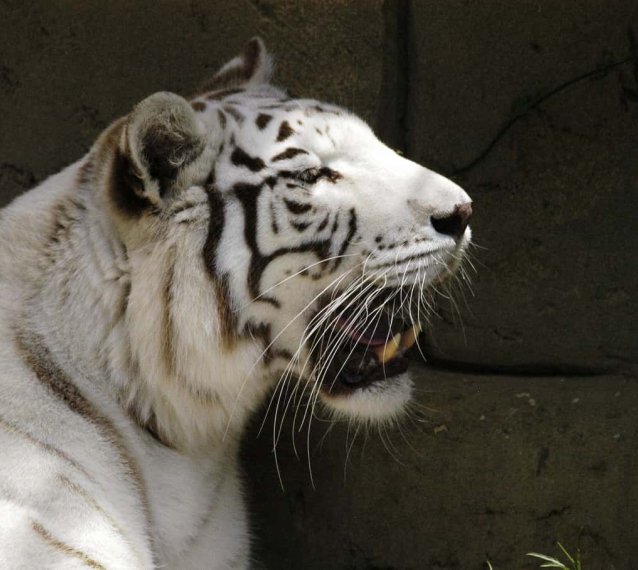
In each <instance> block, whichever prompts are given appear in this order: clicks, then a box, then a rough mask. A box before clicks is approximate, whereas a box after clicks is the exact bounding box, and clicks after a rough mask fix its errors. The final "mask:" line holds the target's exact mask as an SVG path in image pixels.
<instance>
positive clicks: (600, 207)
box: [0, 0, 638, 569]
mask: <svg viewBox="0 0 638 570" xmlns="http://www.w3.org/2000/svg"><path fill="white" fill-rule="evenodd" d="M0 22H2V23H1V24H0V26H1V27H2V31H3V33H2V35H1V39H0V48H1V50H2V53H3V58H2V61H1V62H0V114H1V115H2V117H3V121H2V129H0V205H4V204H6V203H7V202H8V201H9V200H10V199H11V198H12V197H13V196H15V195H17V194H18V193H19V192H21V191H22V190H24V189H26V188H28V187H30V186H32V185H33V184H34V183H35V182H36V181H38V180H41V179H43V178H44V177H45V176H47V175H48V174H51V173H53V172H55V171H57V170H59V169H60V168H61V167H62V166H63V165H64V164H67V163H68V162H70V161H72V160H75V159H76V158H78V157H79V156H81V155H82V154H83V153H84V151H85V150H86V149H87V148H88V146H89V145H90V144H91V142H92V141H93V140H94V139H95V137H96V136H97V134H98V133H99V132H100V131H101V129H103V128H104V127H105V126H106V125H107V124H108V123H109V122H111V120H112V119H114V118H115V117H117V116H118V115H120V114H122V113H125V112H127V111H128V109H130V107H131V106H132V105H133V104H134V103H135V102H137V101H139V100H140V99H142V98H143V97H144V96H146V95H148V94H149V93H151V92H153V91H157V90H161V89H168V90H173V91H176V92H180V93H182V94H188V93H190V92H193V91H194V89H195V87H196V86H197V85H198V84H199V83H200V82H201V81H202V79H204V78H205V77H206V76H207V75H209V74H210V72H211V70H212V69H214V68H215V67H216V66H217V65H218V64H219V63H220V62H222V61H224V60H225V59H226V58H227V57H228V56H229V55H231V54H233V53H235V52H236V51H237V49H238V48H239V47H240V46H241V45H242V44H243V43H244V41H245V40H246V39H247V38H248V37H250V36H252V35H255V34H259V35H261V36H263V37H264V38H265V39H266V42H267V43H268V45H269V46H270V48H271V49H272V51H273V52H274V53H275V54H276V55H277V56H278V66H277V72H276V80H277V81H278V82H280V83H281V84H282V85H285V86H286V87H288V88H290V90H291V91H292V92H293V93H295V94H303V95H312V96H316V97H318V98H322V99H327V100H331V101H334V102H336V103H339V104H341V105H344V106H346V107H348V108H351V109H353V110H354V111H356V112H357V113H359V114H361V115H362V116H363V117H365V118H366V119H368V120H369V121H370V122H372V123H373V124H376V125H377V127H378V130H379V132H380V133H381V135H382V136H383V138H385V140H387V141H388V142H389V143H390V144H392V145H393V146H395V147H397V148H399V149H400V150H402V151H403V152H404V153H405V154H407V156H408V157H410V158H413V159H414V160H417V161H419V162H421V163H423V164H425V165H427V166H429V167H431V168H434V169H436V170H439V171H441V172H443V173H445V174H448V175H450V176H452V177H453V178H454V179H455V180H456V181H457V182H458V183H459V184H461V185H462V186H464V187H465V188H466V189H467V190H468V192H469V193H470V194H471V195H472V197H473V199H474V201H475V208H474V210H475V216H474V222H473V231H474V235H475V239H476V244H477V246H476V248H475V250H474V257H473V262H474V265H475V266H476V274H475V275H474V276H473V279H472V285H471V286H470V287H465V288H464V289H462V290H461V291H460V292H457V293H456V294H455V297H454V298H455V299H456V304H452V305H450V306H447V304H446V303H445V302H444V303H443V304H442V309H441V318H440V319H439V320H438V321H437V322H436V323H435V324H434V325H433V326H432V327H431V328H430V330H428V331H427V332H426V335H425V338H424V339H423V343H422V344H423V348H424V350H425V351H426V353H427V354H428V356H429V357H430V358H431V359H432V361H433V362H435V363H437V364H438V365H439V366H440V367H445V368H448V369H452V370H456V372H455V373H444V372H435V371H433V370H432V369H423V371H422V373H421V380H420V381H419V383H418V390H419V405H420V406H422V409H421V408H419V413H418V415H417V416H415V418H414V422H413V423H410V422H406V423H405V425H403V426H402V428H401V430H394V431H392V432H388V433H385V432H384V433H382V434H381V435H378V434H376V433H371V434H370V436H369V437H367V438H364V437H363V435H362V433H360V432H357V431H356V430H357V428H355V427H353V428H351V429H350V431H349V433H346V432H348V429H347V428H345V427H344V428H343V429H341V427H340V426H338V427H337V428H336V429H335V430H333V431H334V432H336V433H334V434H332V435H330V436H329V437H328V438H327V440H326V443H325V447H324V448H323V451H318V450H317V449H316V447H317V445H318V443H319V440H320V436H321V435H322V433H323V430H324V427H325V424H321V422H319V421H317V422H315V424H314V425H315V426H316V428H317V429H316V432H312V433H311V435H310V438H309V442H310V449H311V452H310V454H311V457H312V463H313V465H314V467H315V481H316V486H317V489H316V490H313V489H312V486H311V484H310V479H309V476H308V471H307V466H306V460H305V459H304V458H305V455H306V441H305V434H304V433H302V434H298V436H297V448H298V451H299V454H300V455H301V456H302V459H301V460H300V461H297V460H296V459H295V450H294V449H293V446H292V443H291V437H289V436H286V437H282V439H281V441H280V442H279V446H278V457H279V463H280V466H281V470H282V473H283V478H284V481H285V482H286V491H285V493H284V492H280V491H279V483H278V480H277V474H276V471H275V463H274V460H273V458H272V455H271V453H270V448H271V443H270V439H269V436H268V435H264V436H263V437H262V438H261V439H260V440H258V441H256V442H254V441H253V440H252V439H251V440H250V442H249V444H248V445H247V448H246V454H245V465H246V468H247V471H248V472H249V474H250V477H249V480H250V481H251V485H252V491H251V494H252V496H253V499H254V500H253V503H254V509H255V511H256V512H257V514H258V516H257V521H256V524H258V528H257V533H258V535H260V536H261V540H260V541H259V544H258V548H259V550H260V551H261V553H262V555H263V558H264V560H265V561H266V563H267V564H268V567H269V568H284V567H285V568H317V569H319V568H322V569H323V568H368V569H373V568H375V569H381V568H384V569H390V568H393V569H399V568H402V569H403V568H414V569H417V568H441V569H442V568H462V569H472V568H476V569H478V568H483V567H484V561H485V560H486V559H487V558H490V560H491V561H492V564H493V565H494V567H495V568H496V569H499V568H501V569H502V568H514V567H516V568H522V567H529V568H531V567H534V564H533V563H531V562H527V563H526V562H525V561H524V559H523V558H521V557H520V555H521V554H522V553H524V552H527V551H529V550H543V549H544V550H545V551H548V552H551V551H553V543H554V541H555V540H556V539H560V540H562V541H563V542H564V543H565V544H567V545H575V544H576V543H577V542H578V540H580V541H581V546H582V548H583V551H584V558H585V562H586V565H585V567H586V568H603V567H604V568H612V567H613V568H617V569H622V568H630V567H631V565H630V562H629V560H631V559H632V558H631V557H632V555H633V550H634V547H635V544H636V543H638V531H636V530H635V529H636V528H638V520H637V517H638V490H637V487H636V482H635V481H636V477H635V474H636V473H638V465H637V463H638V460H637V459H636V457H637V455H638V454H637V453H636V437H637V432H636V423H635V418H636V417H638V414H637V412H638V392H637V390H636V380H635V372H636V361H637V360H638V353H637V346H638V343H637V342H636V339H637V338H638V334H637V333H638V331H637V324H636V323H637V322H638V319H637V318H636V316H637V312H638V311H637V310H636V295H635V291H636V290H637V289H638V269H637V268H638V263H637V262H636V261H637V259H636V257H637V256H636V245H635V243H636V240H635V238H634V236H633V233H634V231H635V228H636V224H635V218H636V215H635V212H636V210H637V209H638V198H637V196H638V193H637V190H638V189H637V188H636V186H637V185H638V182H637V180H638V144H637V137H638V59H637V58H638V40H637V35H638V7H637V6H636V3H635V2H634V1H632V0H616V1H613V2H609V3H604V2H598V1H595V0H585V1H584V2H583V1H576V0H565V1H563V2H560V3H557V2H549V1H541V2H538V1H534V2H531V1H527V0H522V1H520V2H516V3H513V2H510V3H508V2H499V1H496V0H494V1H491V0H490V1H487V2H475V3H467V2H461V1H457V0H451V1H449V2H434V1H430V0H427V1H423V2H415V1H413V2H407V1H402V0H387V1H386V2H382V1H371V0H359V1H352V2H343V1H341V0H329V1H325V2H315V1H313V2H292V1H286V0H278V1H275V0H252V1H248V0H245V1H244V0H238V1H236V2H232V3H231V2H221V1H219V0H194V1H192V2H189V3H184V2H177V1H174V2H162V3H156V2H152V1H151V0H144V1H136V2H124V1H123V0H118V1H116V2H109V3H104V2H97V1H95V0H85V1H84V2H82V3H73V4H69V3H63V2H49V3H41V5H39V6H38V9H37V10H33V9H32V8H31V7H29V6H27V4H25V3H21V2H17V1H15V0H8V1H5V2H3V3H2V4H1V5H0ZM464 297H466V298H467V303H466V302H465V300H464ZM503 373H508V374H509V376H504V375H503ZM538 376H544V377H543V378H539V377H538ZM271 421H272V418H268V420H267V426H268V427H267V428H266V432H268V431H269V429H270V425H271V424H269V423H268V422H271ZM313 429H315V428H313ZM289 430H290V426H289V425H286V426H285V427H284V433H285V434H289ZM373 431H374V430H373ZM355 432H356V433H355ZM355 435H356V437H355ZM364 440H365V441H366V442H367V443H364ZM386 448H387V449H386ZM346 456H349V457H350V460H349V461H346ZM397 456H398V457H397ZM346 464H347V478H346V477H344V469H345V467H344V466H345V465H346ZM525 564H527V566H525Z"/></svg>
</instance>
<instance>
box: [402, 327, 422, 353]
mask: <svg viewBox="0 0 638 570" xmlns="http://www.w3.org/2000/svg"><path fill="white" fill-rule="evenodd" d="M420 332H421V325H412V327H411V328H409V329H408V330H407V331H405V332H404V333H403V335H402V337H401V346H402V347H403V348H410V347H411V346H412V345H413V344H414V343H415V342H416V339H417V337H418V336H419V333H420Z"/></svg>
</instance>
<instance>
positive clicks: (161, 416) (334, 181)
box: [0, 39, 472, 569]
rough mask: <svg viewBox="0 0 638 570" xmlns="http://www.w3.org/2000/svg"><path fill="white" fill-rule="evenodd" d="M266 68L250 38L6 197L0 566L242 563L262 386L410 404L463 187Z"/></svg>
mask: <svg viewBox="0 0 638 570" xmlns="http://www.w3.org/2000/svg"><path fill="white" fill-rule="evenodd" d="M271 69H272V63H271V58H270V56H269V55H268V54H267V52H266V50H265V48H264V46H263V43H262V42H261V40H259V39H253V40H251V41H250V42H249V43H248V44H247V45H246V47H245V49H244V51H243V52H242V53H241V54H240V55H238V56H237V57H235V58H234V59H232V60H230V61H229V62H228V63H227V64H226V65H224V66H223V67H222V68H221V69H220V70H219V71H218V72H217V73H216V74H215V75H214V76H213V77H212V78H211V79H210V80H208V81H207V83H206V84H205V85H204V86H203V87H202V90H201V91H200V92H199V93H198V94H197V95H196V96H194V97H192V98H190V99H188V100H187V99H185V98H183V97H180V96H178V95H175V94H172V93H156V94H154V95H151V96H150V97H148V98H147V99H145V100H143V101H142V102H140V103H139V104H138V105H137V106H135V107H134V108H133V109H132V110H131V112H130V113H129V114H128V115H127V116H125V117H122V118H120V119H118V120H116V121H115V122H114V123H113V124H111V125H110V126H109V127H108V128H107V129H106V130H105V131H104V132H103V133H102V135H101V136H100V137H99V138H98V139H97V141H96V142H95V144H94V145H93V147H92V148H91V149H90V150H89V152H88V153H87V155H86V156H84V157H83V158H82V159H80V160H79V161H78V162H76V163H74V164H72V165H70V166H69V167H67V168H66V169H64V170H63V171H62V172H60V173H59V174H56V175H54V176H52V177H50V178H49V179H48V180H46V181H45V182H43V183H42V184H41V185H39V186H38V187H37V188H35V189H33V190H31V191H30V192H27V193H26V194H24V195H23V196H21V197H19V198H17V199H16V200H15V201H14V202H13V203H12V204H10V205H9V206H8V207H7V208H5V209H4V210H3V211H2V212H0V243H2V247H1V248H0V449H2V457H1V459H0V520H2V524H1V525H0V559H1V560H2V561H3V564H4V565H6V566H8V567H47V568H71V567H86V566H88V567H93V568H109V569H110V568H118V569H122V568H154V567H162V568H179V569H185V568H212V569H222V568H238V569H239V568H248V567H249V565H250V562H251V559H250V548H249V547H250V544H249V542H250V541H249V532H248V523H247V517H246V512H245V507H244V503H243V500H242V491H241V485H240V478H239V469H238V465H237V454H238V447H239V441H240V438H241V435H242V432H243V431H244V429H245V426H246V424H247V422H248V420H249V418H250V417H251V415H252V414H253V413H254V412H255V411H256V410H257V409H258V408H259V407H260V406H261V405H262V404H263V403H264V402H265V401H266V400H267V399H268V398H269V396H270V397H273V394H277V391H278V390H279V389H281V388H282V387H283V386H284V385H289V386H293V390H296V391H298V393H299V394H302V393H303V394H305V396H306V398H307V400H308V401H309V402H310V403H311V404H310V405H311V407H312V406H314V405H318V404H317V403H318V402H321V404H320V405H322V406H324V407H326V408H327V409H328V410H330V411H332V412H333V413H334V414H336V415H341V416H346V417H349V418H358V419H360V420H363V421H388V420H390V419H392V418H394V417H396V416H397V415H399V414H401V413H402V411H403V410H404V409H405V407H406V404H407V403H408V401H409V399H410V395H411V391H412V382H411V380H410V377H409V371H408V361H407V358H406V351H407V350H408V349H409V348H410V347H411V346H412V345H413V344H414V343H415V341H416V337H417V335H418V334H419V331H420V327H422V326H423V325H424V323H425V321H426V319H427V315H428V312H429V307H430V303H431V295H432V293H431V292H432V291H433V290H435V288H436V287H437V286H438V284H439V283H441V282H442V281H444V280H445V279H447V278H448V277H449V275H451V274H452V273H453V272H454V271H455V270H456V268H457V267H458V265H459V263H460V262H461V260H462V259H463V255H464V252H465V250H466V248H467V247H468V244H469V242H470V229H469V227H468V221H469V218H470V215H471V211H472V209H471V201H470V198H469V197H468V196H467V194H466V193H465V192H464V191H463V190H462V189H461V188H459V187H458V186H457V185H455V184H454V183H452V182H451V181H449V180H447V179H445V178H443V177H442V176H439V175H437V174H435V173H434V172H432V171H430V170H427V169H426V168H423V167H422V166H419V165H417V164H415V163H413V162H411V161H409V160H406V159H405V158H403V157H401V156H399V155H398V154H397V153H396V152H394V151H393V150H391V149H390V148H388V147H386V146H385V145H383V144H382V143H381V142H380V141H379V140H378V139H377V138H376V137H375V136H374V134H373V132H372V131H371V129H370V128H369V127H368V126H367V125H366V124H365V123H364V122H363V121H362V120H360V119H359V118H357V117H356V116H354V115H353V114H351V113H349V112H348V111H346V110H344V109H342V108H340V107H337V106H334V105H330V104H327V103H323V102H318V101H316V100H313V99H298V98H291V97H289V96H288V95H287V94H286V92H285V91H283V90H282V89H279V88H277V87H275V86H273V85H272V84H270V82H269V81H270V74H271Z"/></svg>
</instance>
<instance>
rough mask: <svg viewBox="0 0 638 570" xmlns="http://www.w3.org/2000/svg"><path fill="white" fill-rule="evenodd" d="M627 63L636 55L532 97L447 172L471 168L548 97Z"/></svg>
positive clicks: (455, 172) (453, 173) (573, 78)
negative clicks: (465, 159) (482, 145)
mask: <svg viewBox="0 0 638 570" xmlns="http://www.w3.org/2000/svg"><path fill="white" fill-rule="evenodd" d="M628 63H631V64H633V65H638V57H636V56H635V55H631V56H628V57H626V58H624V59H621V60H618V61H614V62H611V63H608V64H606V65H601V66H598V67H596V68H595V69H593V70H590V71H587V72H585V73H581V74H580V75H577V76H576V77H572V78H571V79H568V80H567V81H564V82H563V83H560V84H559V85H557V86H556V87H554V88H553V89H550V90H549V91H548V92H547V93H544V94H543V95H541V96H540V97H538V98H536V99H534V100H533V101H532V102H531V103H529V104H528V105H525V106H524V107H523V108H522V109H521V110H520V111H518V112H516V113H515V114H514V115H513V116H512V117H510V118H509V119H508V120H507V121H506V122H505V123H504V124H503V125H502V126H501V128H500V129H499V130H498V131H497V132H496V134H495V135H494V136H493V137H492V140H491V141H490V142H489V143H488V144H487V146H486V147H485V148H484V149H483V150H482V151H481V152H480V153H479V154H478V156H476V158H474V159H472V160H471V161H470V162H468V163H467V164H465V165H463V166H458V167H455V168H453V169H452V171H451V172H450V173H449V175H457V174H463V173H464V172H467V171H468V170H471V169H472V168H474V167H475V166H476V165H477V164H479V163H480V162H482V161H483V160H484V159H485V158H486V157H487V155H488V154H489V153H490V152H491V151H492V149H493V148H494V147H495V146H496V145H497V143H498V142H499V141H500V140H501V139H502V138H503V137H504V136H505V134H506V133H507V132H508V131H509V130H510V129H511V128H512V127H513V126H514V125H515V124H516V123H517V122H518V121H519V120H520V119H522V118H523V117H525V116H527V115H529V113H531V112H532V111H533V110H535V109H536V108H538V107H539V106H540V105H541V104H543V103H545V102H546V101H547V100H548V99H550V98H552V97H554V96H555V95H558V94H559V93H561V92H562V91H564V90H565V89H567V88H569V87H571V86H573V85H575V84H577V83H580V82H582V81H585V80H586V79H592V78H597V79H601V78H603V77H606V75H607V74H608V73H609V72H610V71H612V70H614V69H616V68H617V67H620V66H622V65H625V64H628Z"/></svg>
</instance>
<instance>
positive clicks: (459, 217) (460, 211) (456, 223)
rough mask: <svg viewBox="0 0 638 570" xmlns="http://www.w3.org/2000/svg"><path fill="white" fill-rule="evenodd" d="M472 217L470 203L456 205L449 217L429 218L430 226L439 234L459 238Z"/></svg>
mask: <svg viewBox="0 0 638 570" xmlns="http://www.w3.org/2000/svg"><path fill="white" fill-rule="evenodd" d="M471 216H472V202H467V203H465V204H457V205H456V206H455V208H454V211H453V212H452V213H451V214H450V215H449V216H444V217H442V218H437V217H434V216H431V217H430V221H431V222H432V226H433V227H434V229H435V230H436V231H437V232H439V233H440V234H444V235H446V236H452V237H455V238H459V237H461V236H462V235H463V232H464V231H465V228H467V224H468V223H469V221H470V217H471Z"/></svg>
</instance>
